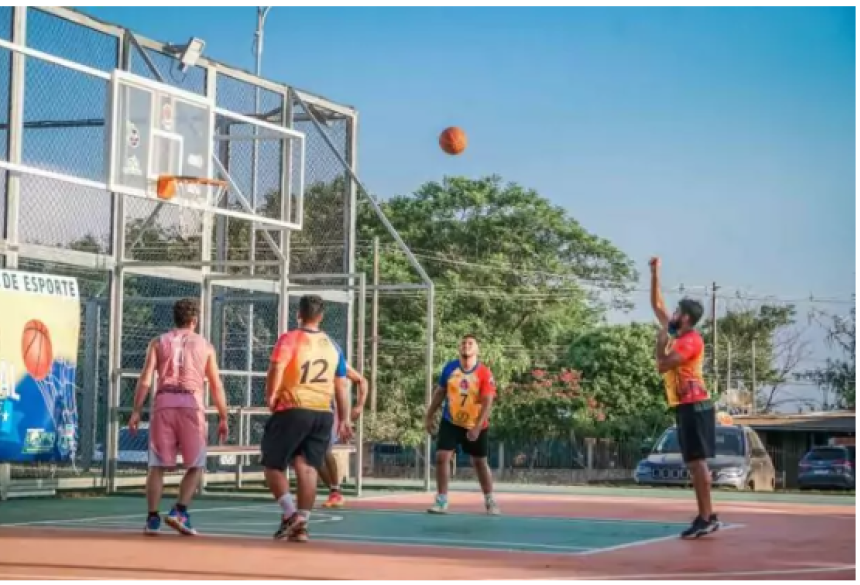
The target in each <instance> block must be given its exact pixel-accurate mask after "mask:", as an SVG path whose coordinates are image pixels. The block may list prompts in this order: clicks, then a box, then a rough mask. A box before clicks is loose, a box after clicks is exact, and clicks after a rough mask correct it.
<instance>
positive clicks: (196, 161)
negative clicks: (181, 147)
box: [188, 154, 203, 169]
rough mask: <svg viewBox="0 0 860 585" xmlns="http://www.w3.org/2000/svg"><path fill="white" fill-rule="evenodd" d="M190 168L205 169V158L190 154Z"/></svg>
mask: <svg viewBox="0 0 860 585" xmlns="http://www.w3.org/2000/svg"><path fill="white" fill-rule="evenodd" d="M188 166H191V167H194V168H196V169H202V168H203V157H202V156H201V155H199V154H189V155H188Z"/></svg>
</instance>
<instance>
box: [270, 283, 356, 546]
mask: <svg viewBox="0 0 860 585" xmlns="http://www.w3.org/2000/svg"><path fill="white" fill-rule="evenodd" d="M322 319H323V300H322V298H320V297H319V296H317V295H308V296H303V297H302V298H301V299H299V322H300V323H301V327H300V328H298V329H294V330H292V331H289V332H287V333H285V334H283V335H281V337H280V338H279V339H278V342H277V344H276V345H275V349H274V351H273V352H272V358H271V362H270V364H269V371H268V374H267V376H266V402H267V404H268V405H269V407H270V408H271V410H272V416H271V417H270V418H269V420H268V422H267V423H266V428H265V431H264V433H263V440H262V455H263V456H262V464H263V467H264V468H265V471H264V474H265V477H266V482H267V484H268V486H269V490H271V492H272V495H273V496H274V497H275V499H276V500H277V501H278V504H279V505H280V506H281V509H282V510H283V518H282V519H281V525H280V527H279V528H278V530H277V531H276V532H275V535H274V538H275V539H276V540H281V539H288V540H293V541H297V542H305V541H306V540H307V539H308V530H307V525H308V520H309V518H310V514H311V508H312V507H313V504H314V500H315V499H316V490H317V469H319V468H320V467H321V466H322V464H323V461H324V459H325V454H326V451H328V446H329V442H330V439H331V432H332V425H333V424H334V413H332V409H331V404H332V401H334V402H335V406H336V410H337V415H338V419H339V421H340V422H339V423H338V436H339V437H340V439H341V440H349V438H350V437H351V436H352V425H351V423H350V417H349V407H348V404H349V398H348V394H347V377H346V375H347V366H346V360H345V359H344V357H343V353H342V352H341V350H340V348H339V347H338V346H337V344H336V343H335V342H334V341H333V340H332V339H331V338H330V337H329V336H328V335H327V334H326V333H324V332H323V331H321V330H320V322H321V321H322ZM290 464H292V465H293V467H294V468H295V470H296V480H297V482H298V488H297V498H298V509H296V506H295V504H294V503H293V499H292V496H291V495H290V492H289V487H290V486H289V483H288V482H287V478H286V476H285V474H284V471H285V470H286V468H287V465H290Z"/></svg>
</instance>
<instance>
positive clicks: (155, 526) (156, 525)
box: [143, 515, 161, 536]
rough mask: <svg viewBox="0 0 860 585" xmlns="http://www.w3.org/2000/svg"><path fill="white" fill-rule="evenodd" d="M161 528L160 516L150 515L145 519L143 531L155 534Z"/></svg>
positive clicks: (150, 534) (151, 534)
mask: <svg viewBox="0 0 860 585" xmlns="http://www.w3.org/2000/svg"><path fill="white" fill-rule="evenodd" d="M159 530H161V516H157V515H156V516H150V517H149V518H147V519H146V526H144V527H143V533H144V534H147V535H149V536H155V535H156V534H158V531H159Z"/></svg>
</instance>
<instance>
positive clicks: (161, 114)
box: [109, 71, 214, 208]
mask: <svg viewBox="0 0 860 585" xmlns="http://www.w3.org/2000/svg"><path fill="white" fill-rule="evenodd" d="M113 80H114V84H113V100H114V102H113V108H112V110H113V128H112V137H111V142H112V144H111V147H110V149H111V153H112V156H111V168H110V180H109V187H110V189H111V191H115V192H121V193H126V194H130V195H137V196H142V197H156V196H157V195H156V192H155V186H156V182H157V180H158V177H160V176H162V175H191V176H198V177H202V178H212V134H213V127H212V120H213V119H214V113H213V107H212V104H211V102H210V101H209V100H207V99H205V98H203V97H200V96H198V95H196V94H192V93H188V92H184V91H181V90H178V89H175V88H172V87H169V86H165V85H162V84H160V83H156V82H153V81H150V80H148V79H145V78H142V77H139V76H136V75H132V74H129V73H126V72H124V71H115V72H114V75H113ZM213 192H214V189H212V188H211V187H206V186H194V188H193V189H192V188H189V189H185V190H182V192H180V193H178V194H177V196H176V197H175V198H174V199H171V200H170V202H171V203H175V204H177V205H183V206H188V207H201V208H208V207H211V206H212V205H213V201H212V193H213Z"/></svg>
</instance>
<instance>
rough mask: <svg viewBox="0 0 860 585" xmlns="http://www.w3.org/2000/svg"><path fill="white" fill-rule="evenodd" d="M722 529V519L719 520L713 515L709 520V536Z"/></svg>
mask: <svg viewBox="0 0 860 585" xmlns="http://www.w3.org/2000/svg"><path fill="white" fill-rule="evenodd" d="M722 527H723V523H722V522H720V519H719V518H717V515H716V514H711V517H710V518H708V528H709V530H708V534H710V533H711V532H716V531H717V530H719V529H720V528H722Z"/></svg>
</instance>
